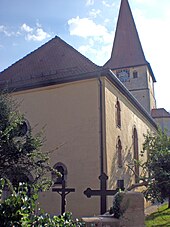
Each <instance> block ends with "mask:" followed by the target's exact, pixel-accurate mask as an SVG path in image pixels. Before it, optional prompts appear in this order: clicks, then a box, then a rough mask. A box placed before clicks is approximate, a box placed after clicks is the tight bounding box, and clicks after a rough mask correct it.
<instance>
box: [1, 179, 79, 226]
mask: <svg viewBox="0 0 170 227" xmlns="http://www.w3.org/2000/svg"><path fill="white" fill-rule="evenodd" d="M5 183H6V182H5V180H4V179H1V181H0V197H1V195H2V192H3V188H4V187H5ZM37 199H38V194H37V193H36V190H35V189H34V191H33V193H32V194H31V195H29V190H28V187H27V185H26V184H25V183H23V184H22V183H20V184H19V187H18V188H17V190H13V191H12V194H11V195H10V196H9V197H8V198H7V199H5V200H4V201H1V202H0V226H1V227H14V226H15V227H45V226H46V227H81V226H83V224H82V223H81V222H79V221H78V220H77V221H74V220H73V218H72V216H71V214H70V213H65V214H63V216H53V217H50V215H49V214H47V213H45V212H43V211H42V210H41V209H39V214H36V213H35V209H36V206H37V205H36V201H37Z"/></svg>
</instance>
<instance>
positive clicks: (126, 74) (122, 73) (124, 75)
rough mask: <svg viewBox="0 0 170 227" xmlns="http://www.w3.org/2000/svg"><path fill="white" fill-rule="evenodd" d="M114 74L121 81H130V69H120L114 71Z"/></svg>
mask: <svg viewBox="0 0 170 227" xmlns="http://www.w3.org/2000/svg"><path fill="white" fill-rule="evenodd" d="M116 76H117V77H118V78H119V80H120V81H121V82H127V81H130V71H129V70H128V69H121V70H117V71H116Z"/></svg>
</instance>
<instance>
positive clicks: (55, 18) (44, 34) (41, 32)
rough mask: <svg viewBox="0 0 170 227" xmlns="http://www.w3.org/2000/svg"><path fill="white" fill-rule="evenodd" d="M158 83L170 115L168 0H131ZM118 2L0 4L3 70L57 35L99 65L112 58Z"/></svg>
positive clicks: (14, 0) (21, 0) (22, 0)
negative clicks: (169, 99)
mask: <svg viewBox="0 0 170 227" xmlns="http://www.w3.org/2000/svg"><path fill="white" fill-rule="evenodd" d="M129 3H130V6H131V9H132V12H133V16H134V19H135V22H136V26H137V30H138V32H139V36H140V40H141V43H142V46H143V49H144V52H145V56H146V59H147V60H148V61H149V62H150V64H151V66H152V69H153V71H154V74H155V77H156V79H157V83H156V84H155V94H156V99H157V107H165V108H166V109H167V110H168V111H170V101H168V98H169V84H170V72H169V67H168V66H169V64H170V63H169V61H170V60H169V59H170V58H169V53H170V41H169V40H170V0H162V1H160V0H129ZM119 6H120V0H72V1H71V0H29V1H28V0H0V71H2V70H4V69H5V68H7V67H8V66H10V65H11V64H13V63H14V62H16V61H17V60H19V59H20V58H22V57H24V56H25V55H27V54H28V53H30V52H31V51H33V50H35V49H36V48H38V47H39V46H41V45H42V44H44V43H45V42H47V41H48V40H50V39H51V38H52V37H54V36H55V35H57V36H59V37H61V38H62V39H64V40H65V41H66V42H68V43H69V44H70V45H72V46H73V47H75V48H76V49H77V50H78V51H80V52H81V53H82V54H84V55H85V56H86V57H88V58H89V59H90V60H92V61H93V62H94V63H96V64H98V65H103V64H104V63H105V62H106V61H107V60H108V59H109V57H110V54H111V49H112V44H113V39H114V32H115V28H116V22H117V17H118V11H119Z"/></svg>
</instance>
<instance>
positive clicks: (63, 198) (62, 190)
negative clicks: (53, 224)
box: [52, 180, 75, 214]
mask: <svg viewBox="0 0 170 227" xmlns="http://www.w3.org/2000/svg"><path fill="white" fill-rule="evenodd" d="M52 191H53V192H57V193H58V194H59V195H60V196H61V214H63V213H64V212H65V207H66V195H68V194H69V193H70V192H75V188H66V183H65V180H63V181H62V187H61V188H52Z"/></svg>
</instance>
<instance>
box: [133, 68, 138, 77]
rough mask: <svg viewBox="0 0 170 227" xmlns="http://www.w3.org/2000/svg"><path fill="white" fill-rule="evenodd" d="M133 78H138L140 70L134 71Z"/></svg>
mask: <svg viewBox="0 0 170 227" xmlns="http://www.w3.org/2000/svg"><path fill="white" fill-rule="evenodd" d="M133 78H138V72H137V71H136V70H135V71H133Z"/></svg>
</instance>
